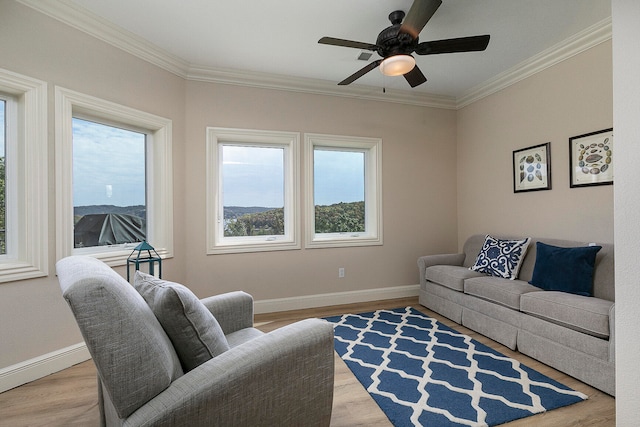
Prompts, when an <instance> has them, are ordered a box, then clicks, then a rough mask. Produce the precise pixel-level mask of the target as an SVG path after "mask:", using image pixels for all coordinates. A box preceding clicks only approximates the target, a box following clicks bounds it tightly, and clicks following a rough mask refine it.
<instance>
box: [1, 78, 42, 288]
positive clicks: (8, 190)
mask: <svg viewBox="0 0 640 427" xmlns="http://www.w3.org/2000/svg"><path fill="white" fill-rule="evenodd" d="M46 95H47V86H46V83H44V82H41V81H39V80H35V79H31V78H29V77H26V76H22V75H19V74H16V73H13V72H11V71H7V70H3V69H0V282H8V281H14V280H21V279H29V278H33V277H41V276H46V275H47V274H48V263H47V258H48V256H47V248H48V231H47V230H48V228H47V226H48V221H49V220H48V212H47V189H48V188H47V99H46Z"/></svg>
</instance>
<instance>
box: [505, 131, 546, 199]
mask: <svg viewBox="0 0 640 427" xmlns="http://www.w3.org/2000/svg"><path fill="white" fill-rule="evenodd" d="M538 190H551V143H550V142H547V143H545V144H540V145H534V146H532V147H527V148H523V149H521V150H515V151H514V152H513V192H514V193H520V192H524V191H538Z"/></svg>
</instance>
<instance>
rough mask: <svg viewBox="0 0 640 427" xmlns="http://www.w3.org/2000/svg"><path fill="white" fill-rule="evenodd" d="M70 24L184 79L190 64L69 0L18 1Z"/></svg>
mask: <svg viewBox="0 0 640 427" xmlns="http://www.w3.org/2000/svg"><path fill="white" fill-rule="evenodd" d="M16 1H18V2H19V3H22V4H24V5H25V6H28V7H30V8H32V9H35V10H37V11H38V12H40V13H43V14H45V15H47V16H49V17H51V18H54V19H56V20H58V21H60V22H62V23H64V24H66V25H69V26H70V27H73V28H75V29H77V30H80V31H82V32H85V33H87V34H89V35H90V36H93V37H95V38H97V39H99V40H102V41H104V42H106V43H109V44H110V45H112V46H114V47H116V48H118V49H121V50H123V51H125V52H127V53H130V54H131V55H134V56H136V57H138V58H140V59H143V60H145V61H147V62H150V63H151V64H154V65H156V66H158V67H160V68H162V69H164V70H166V71H169V72H171V73H173V74H175V75H177V76H179V77H182V78H185V77H186V75H187V70H188V69H189V63H188V62H187V61H184V60H183V59H181V58H178V57H177V56H175V55H172V54H170V53H168V52H166V51H165V50H163V49H160V48H159V47H157V46H156V45H154V44H152V43H149V42H148V41H146V40H145V39H143V38H142V37H139V36H137V35H135V34H133V33H132V32H130V31H127V30H125V29H124V28H121V27H118V26H116V25H114V24H112V23H111V22H109V21H107V20H106V19H103V18H101V17H99V16H97V15H95V14H93V13H91V12H89V11H87V10H85V9H83V8H81V7H78V6H76V5H75V4H74V3H72V2H70V1H69V0H56V1H42V0H16Z"/></svg>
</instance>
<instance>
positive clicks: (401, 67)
mask: <svg viewBox="0 0 640 427" xmlns="http://www.w3.org/2000/svg"><path fill="white" fill-rule="evenodd" d="M415 66H416V60H415V59H414V58H413V56H411V55H393V56H390V57H388V58H385V59H384V61H382V63H381V64H380V72H381V73H382V74H384V75H385V76H401V75H403V74H406V73H408V72H409V71H411V70H413V67H415Z"/></svg>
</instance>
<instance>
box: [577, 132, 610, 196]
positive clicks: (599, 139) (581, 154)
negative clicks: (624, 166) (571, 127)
mask: <svg viewBox="0 0 640 427" xmlns="http://www.w3.org/2000/svg"><path fill="white" fill-rule="evenodd" d="M569 171H570V173H569V175H570V183H569V184H570V187H571V188H574V187H584V186H590V185H611V184H613V129H604V130H599V131H597V132H591V133H586V134H584V135H578V136H574V137H571V138H569Z"/></svg>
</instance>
